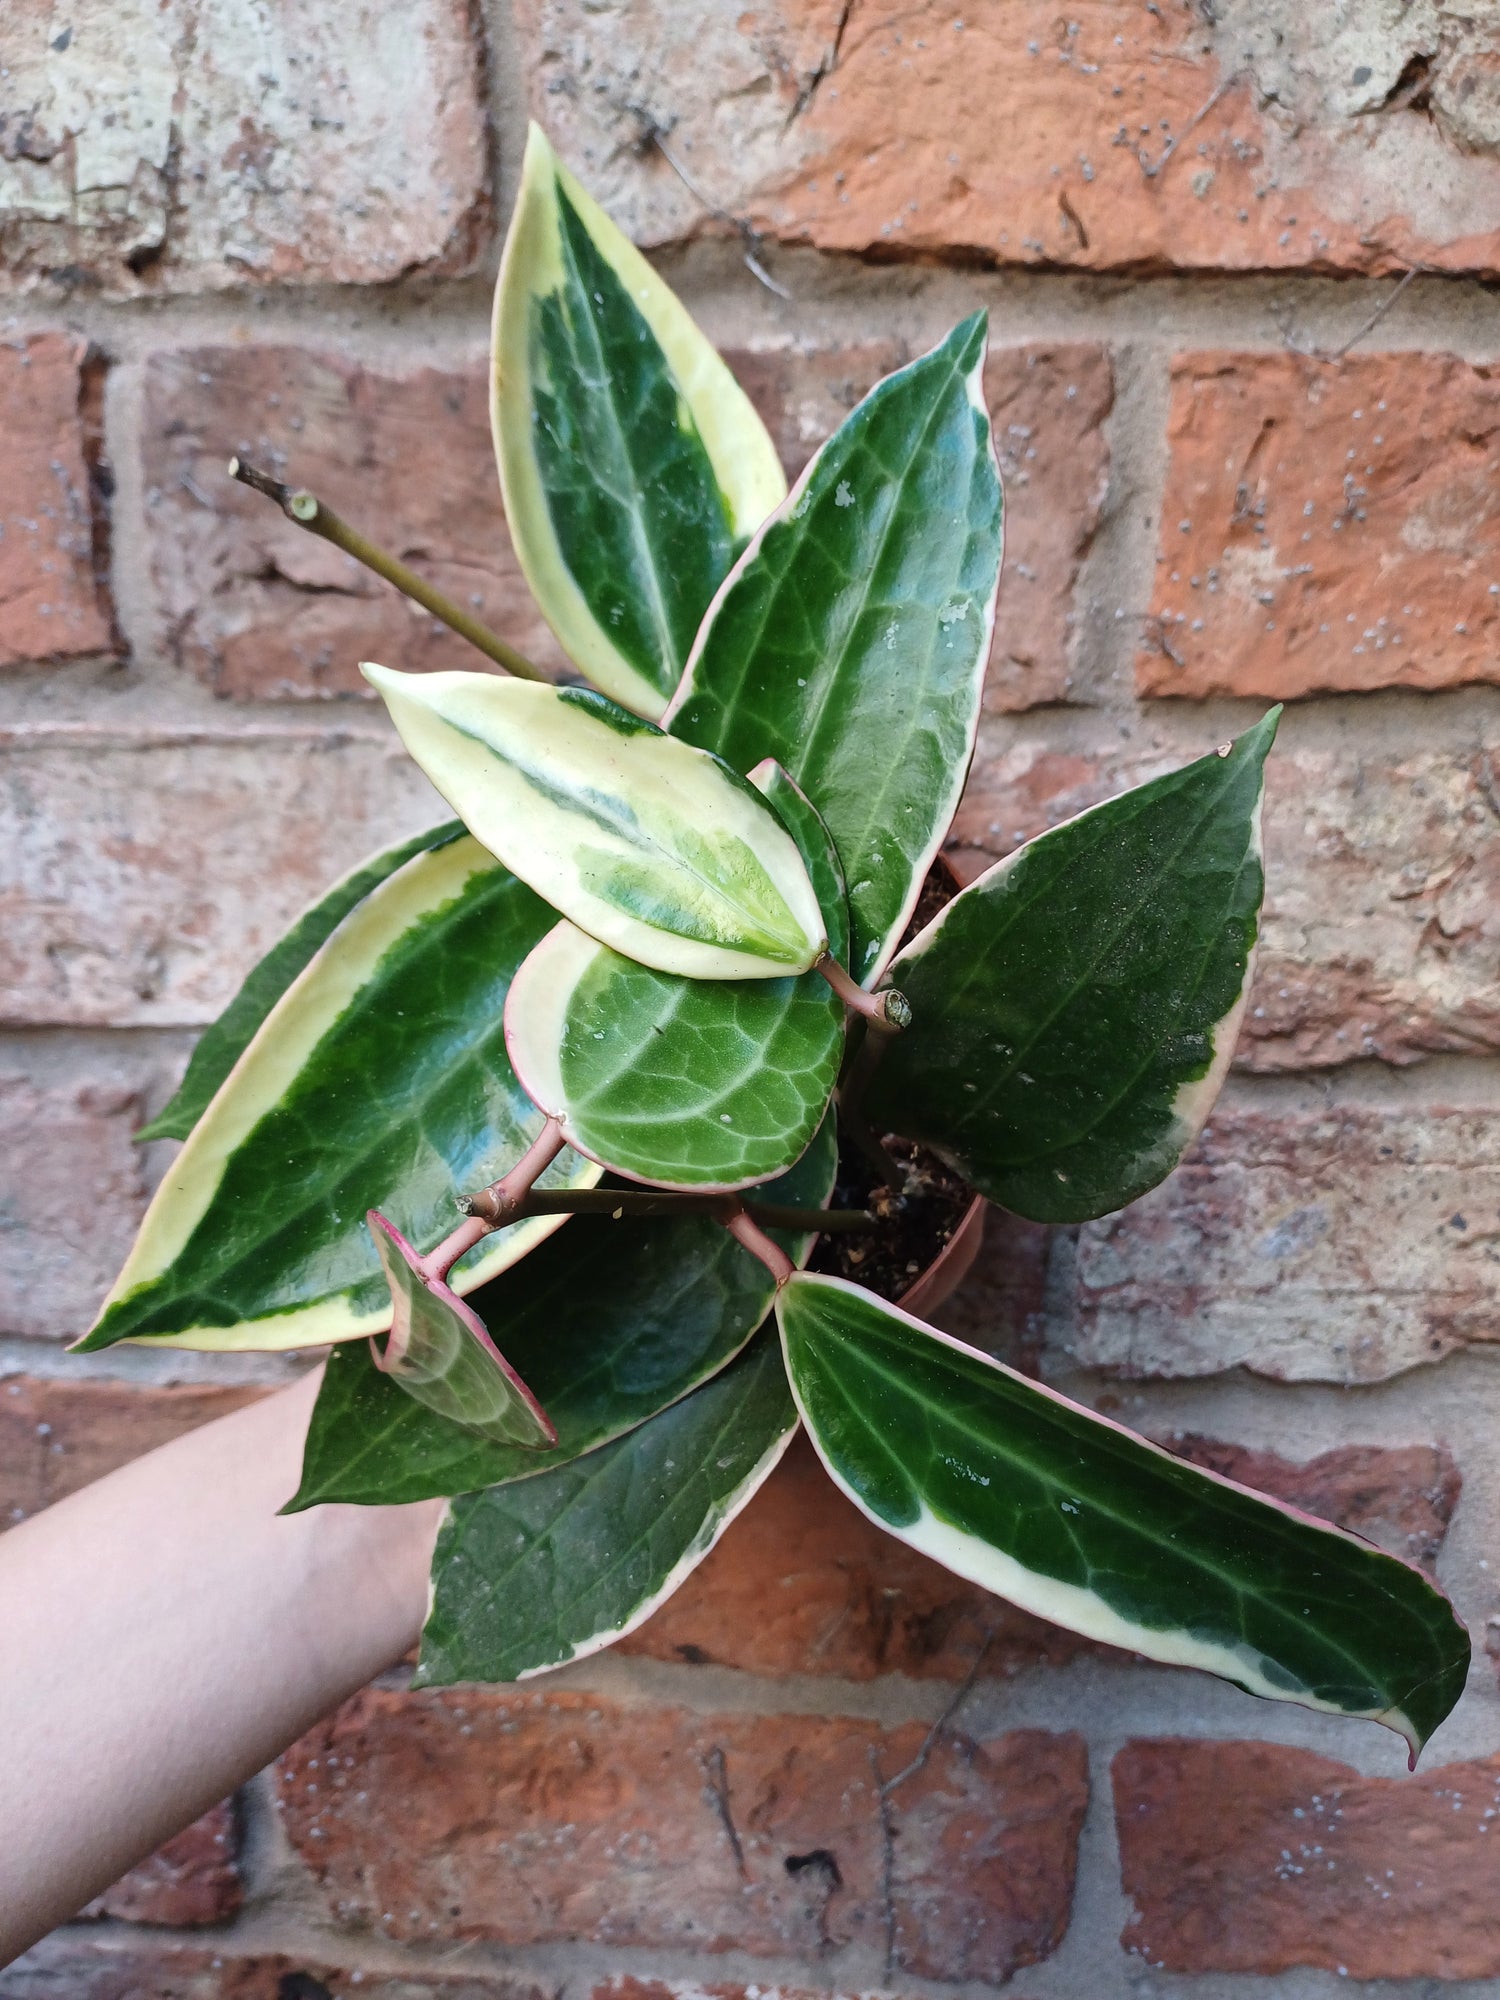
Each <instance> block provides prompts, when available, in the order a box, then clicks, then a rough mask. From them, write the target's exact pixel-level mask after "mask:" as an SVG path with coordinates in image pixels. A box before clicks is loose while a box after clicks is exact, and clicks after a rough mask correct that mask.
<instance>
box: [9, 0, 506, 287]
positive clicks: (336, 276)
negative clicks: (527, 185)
mask: <svg viewBox="0 0 1500 2000" xmlns="http://www.w3.org/2000/svg"><path fill="white" fill-rule="evenodd" d="M7 25H8V26H9V27H10V28H11V29H12V30H13V32H12V34H11V35H10V37H9V39H8V43H7V50H6V60H7V68H6V72H5V77H4V78H3V79H0V112H8V113H9V118H10V121H11V123H10V129H9V131H8V132H7V135H6V147H5V152H4V155H3V158H0V272H3V273H4V274H5V280H6V281H7V282H8V284H9V285H10V286H11V287H17V286H19V287H25V286H28V285H34V284H37V283H41V282H45V281H47V280H49V279H51V280H58V281H62V282H70V283H75V284H76V283H79V282H83V283H86V284H89V285H96V286H103V287H106V288H108V289H110V290H116V291H125V292H132V291H144V290H184V289H196V288H202V287H205V286H215V285H244V284H267V283H270V284H278V283H282V284H284V283H314V284H335V285H337V284H373V283H380V282H382V281H384V280H387V279H392V278H398V277H401V276H402V275H403V274H405V273H407V272H409V271H432V272H437V271H455V270H463V269H466V268H468V267H469V266H470V265H471V264H472V262H473V259H474V256H475V254H476V251H477V250H478V249H479V247H480V245H481V243H482V242H483V240H484V236H485V234H486V226H487V223H488V219H489V186H488V183H489V169H488V143H487V140H486V136H485V114H484V103H483V95H482V92H483V78H482V71H483V54H482V50H481V46H480V43H479V40H478V36H477V31H476V25H475V16H474V13H473V12H472V10H471V9H470V8H469V7H468V6H467V5H466V4H465V0H417V4H415V5H413V6H410V7H402V8H397V9H392V8H383V7H380V6H378V5H374V4H371V0H361V4H358V5H354V6H347V7H332V8H325V9H320V10H319V9H304V10H299V11H298V12H296V13H295V14H288V13H287V12H285V10H282V9H278V8H269V9H260V10H255V11H251V12H249V13H247V12H246V10H245V8H244V7H242V6H240V5H238V4H237V0H165V4H158V0H79V4H77V5H75V6H73V7H71V8H70V9H69V10H68V14H67V21H66V31H65V33H63V34H61V35H60V34H59V33H58V27H59V17H58V16H57V14H56V10H55V9H54V7H53V6H52V4H51V0H14V4H12V6H11V7H10V9H9V13H8V21H7Z"/></svg>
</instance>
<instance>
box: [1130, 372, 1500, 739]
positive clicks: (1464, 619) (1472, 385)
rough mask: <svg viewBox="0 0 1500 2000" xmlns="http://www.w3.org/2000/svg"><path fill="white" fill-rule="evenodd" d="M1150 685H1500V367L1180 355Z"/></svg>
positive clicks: (1252, 690)
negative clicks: (1499, 371) (1332, 365)
mask: <svg viewBox="0 0 1500 2000" xmlns="http://www.w3.org/2000/svg"><path fill="white" fill-rule="evenodd" d="M1168 442H1169V449H1170V453H1171V456H1170V460H1169V465H1168V472H1167V487H1166V494H1165V497H1164V499H1163V501H1162V513H1161V543H1160V552H1159V554H1158V556H1157V559H1156V583H1155V589H1154V592H1153V595H1152V601H1151V610H1152V622H1151V624H1150V625H1148V627H1147V628H1146V634H1145V643H1144V649H1143V651H1142V653H1141V655H1140V657H1139V660H1138V663H1137V670H1136V678H1137V681H1138V684H1139V686H1140V689H1141V692H1142V693H1143V694H1148V695H1262V696H1269V697H1271V698H1272V699H1275V700H1290V699H1293V698H1294V697H1296V696H1298V695H1306V694H1314V693H1319V692H1322V691H1326V690H1330V689H1334V690H1337V689H1356V690H1357V689H1368V688H1382V687H1412V688H1423V689H1427V690H1431V689H1436V688H1445V687H1456V686H1458V685H1460V684H1461V683H1463V682H1465V681H1490V682H1494V681H1497V680H1500V666H1497V657H1500V643H1497V642H1500V497H1497V496H1500V377H1497V376H1496V373H1495V371H1494V370H1493V369H1492V368H1488V367H1476V366H1474V365H1472V364H1471V363H1469V362H1467V361H1461V360H1459V359H1458V358H1457V357H1456V356H1454V355H1450V354H1376V355H1351V356H1350V357H1349V359H1348V360H1347V361H1345V362H1344V363H1343V364H1342V365H1341V366H1340V367H1339V368H1337V369H1331V368H1329V367H1328V366H1327V365H1326V364H1325V363H1321V362H1317V361H1312V360H1308V359H1306V358H1304V357H1303V356H1300V355H1295V354H1231V353H1209V354H1189V355H1183V356H1180V357H1179V358H1178V359H1177V361H1176V362H1175V363H1174V365H1173V369H1172V404H1171V414H1170V418H1169V422H1168Z"/></svg>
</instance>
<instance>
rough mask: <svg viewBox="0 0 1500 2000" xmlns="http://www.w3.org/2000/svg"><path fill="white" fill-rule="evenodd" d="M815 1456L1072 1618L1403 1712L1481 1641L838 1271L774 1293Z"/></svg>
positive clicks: (840, 1480) (894, 1518)
mask: <svg viewBox="0 0 1500 2000" xmlns="http://www.w3.org/2000/svg"><path fill="white" fill-rule="evenodd" d="M776 1313H777V1318H778V1320H779V1321H780V1324H781V1335H782V1344H783V1349H784V1352H785V1355H786V1363H787V1372H788V1374H789V1375H790V1377H791V1383H792V1390H793V1393H794V1395H795V1396H796V1399H797V1404H798V1408H799V1409H800V1411H801V1414H802V1417H803V1419H804V1421H805V1422H806V1424H807V1428H808V1431H809V1432H810V1434H811V1436H812V1440H813V1443H814V1445H815V1446H816V1447H817V1451H818V1455H819V1456H820V1457H821V1459H822V1460H823V1463H824V1465H825V1466H826V1467H827V1468H828V1471H829V1472H830V1473H831V1474H832V1476H833V1479H834V1481H835V1482H836V1484H837V1485H839V1486H840V1487H841V1488H842V1489H843V1491H844V1492H845V1493H847V1494H848V1495H849V1497H850V1499H851V1500H853V1501H854V1503H855V1505H856V1506H857V1507H859V1508H860V1509H861V1510H862V1511H863V1512H864V1513H865V1514H867V1515H868V1516H869V1518H870V1519H871V1520H872V1521H875V1522H876V1523H877V1524H878V1525H879V1526H881V1527H883V1528H886V1529H887V1530H889V1532H890V1533H891V1534H893V1535H895V1536H896V1537H897V1539H898V1540H900V1541H903V1542H905V1543H907V1544H908V1545H909V1546H910V1547H911V1548H914V1549H917V1550H919V1551H920V1552H921V1553H922V1554H924V1555H927V1556H931V1557H932V1558H933V1559H934V1560H935V1561H937V1562H940V1563H942V1564H943V1565H944V1566H945V1567H946V1568H948V1569H950V1570H952V1571H953V1572H954V1573H955V1574H956V1575H958V1576H963V1577H967V1578H968V1579H969V1580H970V1581H971V1582H973V1583H977V1584H980V1585H981V1586H982V1587H983V1588H984V1589H986V1590H992V1591H994V1592H995V1594H996V1595H997V1596H999V1597H1003V1598H1005V1599H1007V1600H1008V1601H1009V1602H1010V1603H1012V1604H1017V1605H1020V1606H1021V1608H1022V1609H1023V1610H1026V1611H1030V1612H1033V1613H1035V1614H1036V1615H1037V1616H1038V1617H1042V1618H1050V1619H1051V1620H1052V1621H1053V1623H1054V1624H1057V1625H1063V1626H1066V1627H1067V1629H1068V1630H1069V1631H1073V1632H1081V1633H1083V1634H1085V1635H1086V1636H1087V1637H1088V1638H1091V1639H1099V1640H1103V1641H1105V1642H1106V1643H1108V1644H1110V1645H1114V1646H1124V1647H1127V1648H1128V1649H1129V1650H1130V1651H1132V1652H1136V1653H1143V1654H1144V1655H1145V1656H1146V1658H1147V1659H1151V1660H1162V1661H1165V1662H1166V1663H1168V1664H1169V1665H1174V1666H1190V1667H1200V1668H1202V1669H1203V1670H1204V1671H1205V1672H1208V1673H1211V1674H1217V1675H1219V1676H1220V1677H1221V1678H1222V1679H1224V1680H1228V1681H1233V1682H1234V1683H1235V1685H1236V1686H1238V1687H1242V1688H1245V1689H1246V1690H1247V1691H1248V1692H1249V1693H1251V1694H1257V1695H1263V1696H1266V1697H1267V1698H1269V1699H1271V1700H1275V1701H1293V1702H1299V1703H1301V1704H1302V1705H1303V1706H1304V1707H1307V1708H1316V1709H1323V1710H1325V1711H1327V1712H1328V1713H1330V1714H1335V1715H1350V1716H1364V1717H1368V1718H1369V1719H1371V1720H1373V1721H1376V1722H1383V1723H1384V1724H1386V1726H1387V1727H1388V1728H1390V1729H1394V1730H1396V1731H1398V1732H1399V1733H1400V1734H1401V1735H1403V1736H1404V1737H1405V1738H1406V1739H1407V1741H1408V1743H1409V1744H1410V1745H1411V1749H1412V1753H1413V1757H1415V1754H1416V1752H1417V1751H1418V1750H1419V1749H1420V1748H1421V1746H1422V1744H1423V1743H1424V1742H1425V1741H1426V1740H1427V1738H1428V1737H1429V1736H1430V1735H1431V1734H1432V1732H1433V1730H1434V1729H1436V1727H1437V1726H1438V1724H1439V1723H1440V1722H1441V1721H1442V1720H1443V1718H1444V1716H1446V1715H1447V1714H1448V1713H1449V1711H1450V1710H1451V1709H1452V1707H1453V1705H1454V1703H1455V1702H1456V1701H1457V1700H1458V1697H1459V1695H1460V1694H1461V1693H1462V1691H1463V1686H1464V1679H1465V1675H1466V1673H1467V1670H1468V1664H1469V1639H1468V1634H1467V1633H1466V1632H1465V1631H1464V1628H1463V1626H1462V1625H1461V1624H1460V1623H1459V1622H1458V1619H1457V1617H1456V1615H1455V1614H1454V1611H1453V1607H1452V1605H1450V1604H1449V1602H1448V1600H1447V1599H1446V1598H1445V1597H1444V1596H1443V1595H1442V1593H1441V1592H1440V1591H1439V1590H1437V1589H1435V1588H1434V1586H1433V1585H1432V1584H1431V1583H1429V1582H1428V1581H1427V1579H1426V1577H1424V1576H1423V1575H1422V1574H1421V1572H1420V1571H1419V1570H1416V1569H1414V1568H1412V1567H1411V1566H1409V1565H1408V1564H1406V1563H1404V1562H1399V1561H1398V1560H1397V1559H1396V1558H1395V1557H1394V1556H1388V1555H1385V1554H1384V1553H1383V1552H1382V1551H1381V1550H1379V1549H1377V1548H1375V1547H1374V1546H1373V1545H1372V1544H1371V1543H1369V1542H1364V1541H1361V1540H1360V1539H1359V1537H1358V1536H1356V1535H1351V1534H1348V1533H1346V1532H1345V1531H1344V1530H1343V1529H1340V1528H1333V1527H1330V1526H1328V1525H1327V1523H1326V1522H1322V1521H1317V1520H1314V1519H1313V1518H1312V1517H1311V1516H1309V1515H1306V1514H1299V1513H1297V1512H1295V1511H1294V1510H1293V1509H1291V1508H1289V1507H1286V1506H1284V1505H1282V1504H1281V1503H1280V1502H1279V1501H1275V1500H1270V1499H1267V1498H1266V1497H1265V1496H1264V1495H1263V1494H1259V1493H1253V1492H1251V1491H1250V1490H1249V1489H1248V1488H1247V1487H1243V1486H1238V1485H1236V1484H1235V1483H1234V1482H1233V1481H1231V1480H1228V1479H1223V1478H1220V1477H1219V1476H1218V1475H1217V1474H1216V1473H1212V1472H1205V1471H1202V1470H1201V1469H1200V1468H1199V1467H1197V1466H1195V1465H1190V1464H1188V1463H1187V1462H1186V1461H1185V1460H1183V1459H1180V1458H1174V1457H1173V1456H1172V1455H1171V1453H1170V1452H1165V1451H1162V1450H1160V1449H1159V1448H1158V1447H1157V1446H1155V1445H1152V1444H1148V1443H1147V1442H1146V1441H1145V1439H1144V1438H1140V1437H1136V1436H1135V1435H1134V1434H1133V1433H1132V1432H1130V1431H1127V1430H1125V1429H1123V1428H1122V1427H1121V1426H1120V1425H1118V1424H1114V1423H1111V1422H1109V1421H1108V1419H1106V1418H1104V1417H1099V1416H1096V1415H1095V1414H1094V1412H1093V1411H1092V1410H1087V1409H1084V1408H1083V1407H1082V1406H1081V1405H1079V1404H1077V1403H1071V1402H1069V1401H1068V1400H1067V1399H1066V1398H1065V1397H1062V1396H1059V1395H1057V1394H1055V1393H1054V1391H1052V1390H1050V1389H1045V1388H1043V1387H1042V1386H1041V1385H1040V1384H1039V1383H1036V1382H1031V1381H1028V1380H1027V1379H1026V1377H1025V1376H1023V1375H1018V1374H1016V1373H1015V1371H1014V1370H1013V1369H1010V1368H1006V1367H1004V1366H1002V1365H1001V1364H1000V1363H999V1362H997V1361H992V1360H991V1359H990V1357H989V1356H988V1355H986V1354H981V1353H979V1352H978V1351H977V1350H976V1349H974V1348H971V1347H966V1346H965V1345H964V1344H963V1343H962V1342H961V1341H958V1340H954V1339H953V1338H952V1337H951V1336H950V1335H948V1334H944V1333H939V1332H937V1330H936V1329H935V1328H933V1327H930V1326H925V1325H924V1324H923V1323H922V1322H921V1321H920V1320H917V1319H913V1318H912V1317H911V1316H910V1314H908V1313H904V1312H902V1311H901V1310H900V1308H899V1307H897V1306H890V1305H886V1304H885V1303H884V1302H883V1301H882V1300H880V1299H876V1298H874V1297H873V1296H872V1295H871V1294H870V1293H869V1292H866V1291H862V1290H861V1289H860V1288H859V1287H858V1286H856V1285H851V1284H849V1283H847V1282H846V1281H845V1280H844V1279H842V1278H827V1277H814V1276H810V1275H808V1274H806V1273H798V1274H797V1275H796V1276H795V1277H793V1278H791V1279H789V1280H788V1282H787V1283H786V1284H785V1285H784V1286H783V1287H782V1288H781V1291H780V1292H779V1293H778V1295H777V1301H776Z"/></svg>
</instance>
